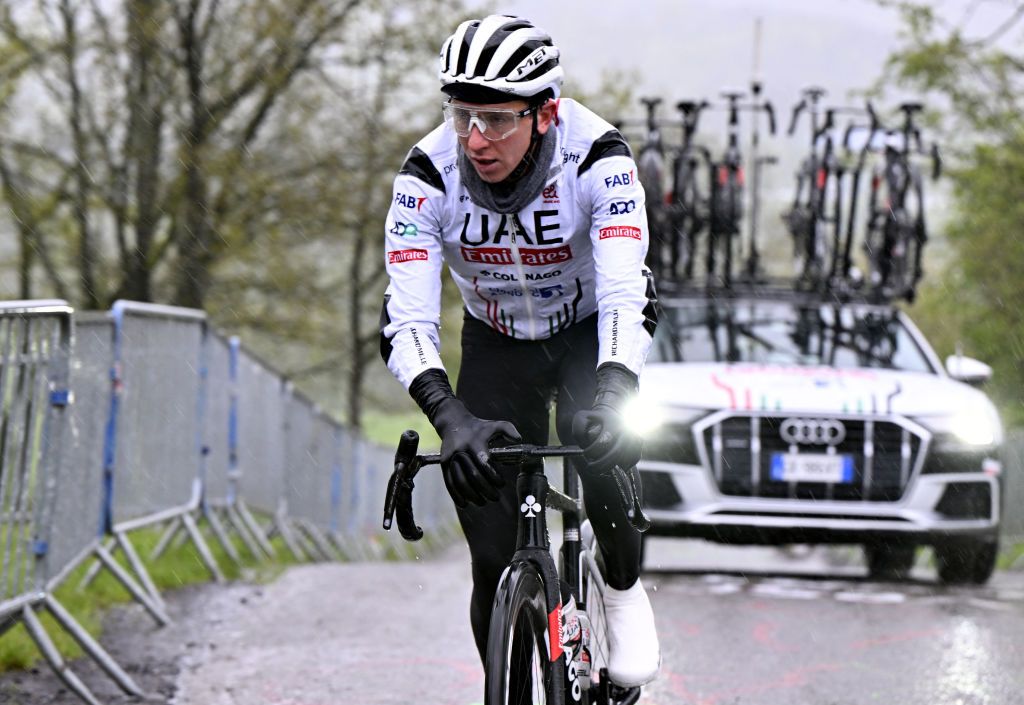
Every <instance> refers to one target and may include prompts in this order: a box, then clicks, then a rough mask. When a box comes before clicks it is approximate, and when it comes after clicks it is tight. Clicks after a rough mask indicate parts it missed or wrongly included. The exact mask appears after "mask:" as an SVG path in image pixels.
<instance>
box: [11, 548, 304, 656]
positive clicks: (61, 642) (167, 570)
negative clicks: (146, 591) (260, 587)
mask: <svg viewBox="0 0 1024 705" xmlns="http://www.w3.org/2000/svg"><path fill="white" fill-rule="evenodd" d="M160 536H161V532H160V531H158V530H156V529H144V530H141V531H137V532H134V533H132V534H131V536H130V538H131V541H132V545H133V546H134V547H135V549H136V551H137V552H138V554H139V555H140V556H141V557H142V559H143V563H144V564H145V565H146V570H147V571H148V572H149V574H150V577H152V578H153V582H154V583H155V584H156V586H157V587H158V588H159V589H161V590H175V589H179V588H182V587H186V586H189V585H195V584H199V583H205V582H208V581H209V580H210V573H209V571H208V570H207V568H206V566H205V565H204V564H203V562H202V560H201V559H200V557H199V554H198V552H197V551H196V549H195V546H194V545H193V544H192V543H191V542H186V543H176V544H172V546H171V547H170V548H169V549H168V550H167V551H166V552H165V553H164V554H163V555H162V556H161V557H160V558H159V559H158V560H155V561H154V560H147V557H148V556H149V555H150V553H151V552H152V550H153V549H154V548H155V547H156V545H157V543H158V542H159V540H160ZM205 539H206V542H207V544H208V545H209V547H210V551H211V552H212V553H213V556H214V558H215V560H216V562H217V565H218V566H220V569H221V571H222V572H223V573H224V575H225V577H226V578H227V579H228V580H236V579H239V578H242V577H245V578H246V579H247V580H254V581H264V580H269V579H271V578H272V577H274V576H276V575H277V574H278V573H279V572H280V571H281V570H283V569H284V567H285V566H287V565H289V564H291V563H293V562H294V560H293V559H292V558H291V554H290V553H288V551H287V549H286V547H285V546H284V544H283V542H282V541H281V539H280V538H277V539H275V541H272V542H271V545H272V546H273V547H274V550H275V551H276V552H277V556H278V558H277V559H276V560H275V561H274V562H272V563H271V562H259V561H257V560H255V559H254V558H253V556H252V555H251V554H248V553H247V550H246V548H245V545H244V544H243V543H242V542H241V540H240V539H239V538H238V537H237V536H235V537H234V539H233V542H234V546H235V550H236V552H237V553H238V554H239V556H240V557H241V558H242V565H241V566H239V565H238V564H236V563H234V562H233V561H232V560H231V559H230V558H229V557H228V555H227V553H226V552H225V550H224V547H223V546H221V545H220V543H219V542H217V541H216V540H215V539H214V537H213V536H212V535H209V534H207V535H206V536H205ZM115 559H116V560H117V561H118V563H120V564H121V566H122V567H124V568H125V569H126V570H129V572H131V571H130V569H129V568H128V564H127V562H126V561H125V560H124V557H123V556H122V555H121V553H120V552H117V553H116V554H115ZM90 564H91V561H86V562H84V563H83V564H82V565H80V566H78V568H76V570H75V571H73V572H72V573H71V575H70V576H69V577H68V578H67V579H66V580H65V581H64V582H63V583H62V584H61V585H60V587H59V588H58V589H57V590H56V592H55V593H54V596H55V597H56V598H57V600H58V601H59V602H60V603H61V605H63V606H64V607H65V608H66V609H67V610H68V612H70V613H71V615H72V616H73V617H74V618H75V620H76V621H78V622H79V624H81V625H82V627H83V628H85V630H86V631H87V632H89V634H90V635H91V636H93V638H97V639H99V638H100V635H101V633H102V617H103V613H104V612H105V611H106V610H108V609H110V608H111V607H112V606H114V605H117V604H121V603H126V602H130V601H131V599H132V598H131V595H130V593H129V592H128V591H127V590H126V589H125V588H124V586H123V585H121V583H120V582H118V581H117V580H116V579H115V578H114V577H113V575H112V574H111V573H110V572H109V571H107V570H102V571H100V572H99V574H98V575H97V576H96V578H95V580H93V581H92V582H91V583H90V584H89V585H88V587H86V588H85V589H84V590H80V589H79V587H78V586H79V584H80V582H81V580H82V578H83V576H84V575H85V574H86V572H87V571H88V570H89V567H90ZM39 615H40V621H41V622H42V623H43V626H44V627H45V628H46V631H47V633H48V634H49V635H50V637H51V638H52V639H53V642H54V644H55V645H56V647H57V649H58V650H59V651H60V653H61V654H62V655H63V656H64V657H65V658H67V659H74V658H78V657H79V656H82V655H84V654H83V652H82V649H81V647H80V646H79V645H78V642H76V641H75V640H74V639H73V638H71V637H70V636H69V635H68V634H67V632H65V631H64V630H63V629H62V628H61V627H59V626H58V625H57V623H56V622H55V621H54V619H53V618H52V617H51V616H50V614H49V612H48V611H46V610H40V611H39ZM41 659H42V654H40V653H39V650H38V648H37V647H36V644H35V642H34V641H32V639H31V637H29V635H28V632H27V631H26V630H25V628H24V626H23V625H21V624H18V625H17V626H15V627H13V628H12V629H11V630H10V631H8V632H6V633H5V634H4V635H3V638H2V639H0V672H2V671H8V670H16V669H26V668H30V667H33V666H35V665H36V664H37V663H38V662H39V661H40V660H41Z"/></svg>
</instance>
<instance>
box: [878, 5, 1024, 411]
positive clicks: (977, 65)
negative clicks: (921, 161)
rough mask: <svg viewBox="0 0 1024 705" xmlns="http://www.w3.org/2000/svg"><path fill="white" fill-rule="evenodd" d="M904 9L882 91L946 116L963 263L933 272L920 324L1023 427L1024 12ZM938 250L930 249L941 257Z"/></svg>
mask: <svg viewBox="0 0 1024 705" xmlns="http://www.w3.org/2000/svg"><path fill="white" fill-rule="evenodd" d="M882 4H884V5H887V6H890V7H895V8H897V9H898V11H899V13H900V16H901V18H902V22H903V32H902V35H901V36H902V40H903V45H902V46H901V47H900V48H899V50H897V51H896V52H894V53H893V54H892V55H891V56H890V57H889V61H888V65H887V69H886V72H885V75H884V76H883V77H882V79H880V82H879V83H880V86H882V87H888V88H891V87H892V86H893V85H895V86H898V87H900V88H903V89H911V90H914V91H917V92H919V93H921V94H922V95H923V96H924V97H925V98H926V99H928V100H929V102H930V103H931V104H932V107H933V108H934V107H938V108H939V109H940V110H941V117H940V119H939V120H938V123H937V127H938V128H939V129H940V130H941V134H942V135H943V136H944V141H943V149H944V152H945V155H946V158H947V164H950V165H951V166H950V168H948V169H947V174H948V178H949V179H950V180H951V182H952V184H953V199H954V204H953V208H952V215H951V217H950V220H949V223H948V226H947V232H946V233H945V235H946V239H947V241H948V243H949V246H950V247H951V248H952V249H953V251H954V253H955V255H954V256H953V257H952V258H949V264H948V266H947V268H946V269H945V270H944V271H937V272H930V273H929V275H928V277H929V279H928V284H927V286H925V287H924V288H923V290H922V296H921V302H920V304H918V305H917V306H916V307H915V310H914V315H915V318H916V319H917V320H918V322H919V323H920V324H921V326H922V328H924V329H925V332H926V333H927V334H928V335H929V337H930V338H932V339H933V340H934V341H935V342H936V345H937V347H938V348H939V351H940V353H943V354H948V353H951V352H953V349H954V348H955V347H956V346H958V345H962V348H963V352H964V353H965V354H967V355H972V356H976V357H978V358H980V359H982V360H984V361H985V362H987V363H989V364H991V365H992V366H993V368H994V370H995V376H994V379H993V384H992V388H991V389H990V390H989V391H990V392H991V393H992V394H993V396H994V397H996V398H997V399H998V401H1000V402H1001V405H1002V407H1003V410H1004V415H1005V419H1006V421H1007V422H1008V423H1010V424H1014V425H1017V424H1022V423H1024V400H1022V395H1021V392H1020V390H1021V389H1022V388H1024V313H1022V306H1024V280H1022V279H1021V277H1020V272H1021V268H1022V266H1024V238H1022V237H1021V235H1020V233H1021V231H1022V228H1024V44H1022V39H1024V33H1022V29H1024V28H1022V26H1021V22H1022V19H1024V4H1022V3H1021V2H1019V1H1016V2H1012V3H1007V4H1006V8H1005V15H1004V17H1003V18H1001V20H1000V21H998V22H996V23H995V24H993V25H991V26H979V25H978V24H977V23H974V22H972V21H971V20H972V15H971V13H967V14H965V15H964V16H963V17H959V18H949V17H946V16H944V15H942V14H941V13H940V12H939V9H938V8H937V7H935V6H934V5H933V4H928V3H923V2H918V1H910V0H899V1H896V2H888V1H886V2H882ZM933 247H934V245H933Z"/></svg>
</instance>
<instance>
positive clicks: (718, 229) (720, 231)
mask: <svg viewBox="0 0 1024 705" xmlns="http://www.w3.org/2000/svg"><path fill="white" fill-rule="evenodd" d="M745 95H746V94H745V93H744V92H743V91H729V90H726V91H722V93H721V96H722V97H723V98H725V100H726V107H725V110H726V111H727V112H728V121H727V128H726V133H727V142H726V148H725V152H724V154H723V155H722V159H721V160H720V161H718V162H714V163H712V164H711V169H712V176H711V198H710V215H709V225H708V251H707V260H706V263H707V266H706V271H707V282H708V284H709V285H714V284H715V283H719V282H720V283H722V284H724V285H725V286H729V285H730V284H731V282H732V276H733V266H734V265H733V261H734V250H735V249H736V248H737V247H738V246H739V245H741V244H742V243H740V242H739V240H740V237H741V222H742V220H743V210H744V187H745V183H744V182H745V176H744V168H743V154H742V151H741V149H740V122H739V114H740V112H741V111H750V112H753V113H754V119H755V120H756V119H757V113H761V112H763V113H765V114H766V115H767V116H768V124H769V128H770V131H771V132H772V133H773V134H774V132H775V112H774V110H773V108H772V105H771V103H769V102H768V101H763V102H757V101H755V102H752V103H747V104H743V103H741V102H740V100H741V99H743V98H744V97H745ZM719 247H720V248H721V249H722V272H721V274H717V273H716V267H717V254H718V253H717V250H718V249H719ZM751 252H753V253H755V257H756V256H757V255H756V252H757V250H756V247H753V248H752V249H751ZM745 270H747V271H749V270H750V265H749V264H748V266H747V267H745ZM716 277H717V280H716Z"/></svg>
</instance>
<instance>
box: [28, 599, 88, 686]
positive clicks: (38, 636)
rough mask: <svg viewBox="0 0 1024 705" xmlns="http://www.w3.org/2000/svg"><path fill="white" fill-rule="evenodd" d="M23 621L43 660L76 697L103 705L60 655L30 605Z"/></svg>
mask: <svg viewBox="0 0 1024 705" xmlns="http://www.w3.org/2000/svg"><path fill="white" fill-rule="evenodd" d="M21 617H22V620H23V621H24V622H25V628H26V629H27V630H28V633H29V635H30V636H31V637H32V640H33V641H34V642H35V643H36V646H38V647H39V651H40V652H41V653H42V654H43V658H45V659H46V660H47V662H48V663H49V664H50V666H51V667H52V668H53V671H54V673H56V674H57V676H58V677H59V678H60V679H61V680H62V681H64V685H66V686H67V687H68V688H69V689H70V690H71V691H72V692H74V694H75V695H77V696H78V697H80V698H81V699H82V700H84V701H85V702H87V703H89V705H102V704H101V703H100V701H99V700H97V699H96V696H95V695H93V694H92V691H91V690H89V688H88V687H86V685H85V683H83V682H82V681H81V679H80V678H79V677H78V676H77V675H75V673H74V671H72V670H71V669H70V668H69V667H68V664H67V662H66V661H65V660H64V657H63V656H61V655H60V651H58V650H57V646H56V645H55V644H54V643H53V640H52V639H50V635H49V634H47V633H46V629H44V628H43V625H42V623H41V622H40V621H39V617H38V616H36V613H35V610H33V609H32V607H30V606H29V605H25V607H23V608H22V610H21Z"/></svg>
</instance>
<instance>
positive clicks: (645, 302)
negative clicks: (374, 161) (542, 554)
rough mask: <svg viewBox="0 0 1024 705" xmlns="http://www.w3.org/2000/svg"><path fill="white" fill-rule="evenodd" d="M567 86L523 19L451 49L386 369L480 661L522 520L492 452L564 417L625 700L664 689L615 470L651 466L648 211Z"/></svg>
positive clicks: (420, 179)
mask: <svg viewBox="0 0 1024 705" xmlns="http://www.w3.org/2000/svg"><path fill="white" fill-rule="evenodd" d="M562 76H563V69H562V67H561V66H560V64H559V50H558V48H557V47H556V46H554V44H553V43H552V41H551V38H550V36H549V35H548V34H547V33H546V32H544V31H543V30H542V29H540V28H538V27H536V26H534V25H533V24H531V23H530V22H529V21H528V20H525V19H521V18H516V17H511V16H505V15H491V16H489V17H485V18H484V19H481V20H469V21H466V22H463V23H462V24H460V25H459V26H458V28H457V29H456V30H455V33H454V34H453V35H452V36H451V37H450V38H449V39H448V40H447V41H445V43H444V45H443V46H442V48H441V55H440V80H441V90H442V91H443V92H444V94H445V97H446V100H445V102H444V103H443V106H442V109H443V114H444V118H445V119H444V122H443V123H442V124H441V125H439V126H438V127H437V128H435V129H434V130H433V131H432V132H430V133H429V134H428V135H427V136H426V137H424V138H423V139H422V140H420V141H419V142H418V143H417V144H416V146H415V147H413V148H412V150H411V151H410V152H409V155H408V157H407V158H406V161H405V163H404V164H403V166H402V168H401V170H400V172H399V174H398V176H397V177H396V179H395V185H394V198H393V200H392V204H391V208H390V210H389V212H388V215H387V220H386V223H385V231H386V235H385V239H386V251H387V254H386V256H387V260H386V264H387V270H388V275H389V276H390V284H389V286H388V289H387V291H386V293H385V297H384V309H383V312H382V316H381V353H382V356H383V357H384V359H385V361H386V362H387V365H388V367H389V369H390V370H391V371H392V372H393V373H394V375H395V376H396V377H397V378H398V380H399V381H400V382H401V383H402V384H403V385H404V386H405V387H406V388H407V389H408V390H409V393H410V394H411V395H412V397H413V399H414V400H415V401H416V403H417V404H418V405H419V406H420V408H421V409H422V410H423V412H424V413H425V414H426V415H427V417H428V418H429V419H430V422H431V423H432V425H433V426H434V428H435V429H436V430H437V433H438V435H439V436H440V438H441V456H442V473H443V475H444V481H445V485H446V486H447V488H448V492H449V494H450V495H451V497H452V499H453V501H454V503H455V505H456V510H457V513H458V516H459V520H460V523H461V525H462V528H463V531H464V533H465V536H466V541H467V543H468V545H469V550H470V556H471V559H472V575H473V593H472V598H471V605H470V617H471V622H472V627H473V634H474V637H475V639H476V645H477V648H478V649H479V651H480V655H481V659H483V658H484V655H485V652H486V645H487V633H488V625H489V621H490V612H491V605H492V601H493V599H494V595H495V592H496V590H497V586H498V582H499V580H500V578H501V573H502V571H503V569H504V568H505V566H507V565H508V563H509V560H510V559H511V558H512V554H513V552H514V550H515V546H516V525H517V520H518V516H519V512H520V504H519V502H518V500H517V499H516V494H515V473H516V470H515V469H513V468H509V467H502V466H501V465H497V464H493V465H492V464H491V463H490V462H489V457H488V453H487V447H488V444H489V443H491V442H494V441H499V440H505V441H510V440H511V441H517V440H520V439H521V440H523V441H525V442H528V443H537V444H544V443H546V442H547V437H548V428H549V407H550V406H551V404H552V402H556V429H557V432H558V436H559V438H560V439H561V440H562V442H563V443H571V442H574V441H575V442H576V443H578V444H579V445H581V446H582V447H583V448H584V450H585V456H584V457H585V459H586V462H585V464H584V466H582V467H578V470H579V472H580V476H581V484H582V486H583V493H584V501H585V504H586V507H587V508H588V509H589V512H588V514H589V517H590V519H591V522H592V524H593V526H594V529H595V533H596V535H597V539H598V543H599V546H600V549H601V552H602V555H603V558H604V562H605V566H606V572H607V576H606V578H607V582H608V583H609V585H610V587H611V588H612V589H611V590H609V594H608V595H607V597H606V605H607V613H608V623H609V641H610V648H611V655H610V659H609V660H610V663H609V664H608V666H609V673H610V676H611V678H612V680H613V681H615V682H616V683H617V684H618V685H621V686H625V687H633V686H637V685H642V684H644V683H647V682H649V681H650V680H652V679H653V678H654V677H655V675H656V674H657V671H658V668H659V665H660V652H659V647H658V639H657V634H656V631H655V625H654V615H653V612H652V610H651V606H650V602H649V601H648V598H647V594H646V592H645V591H644V588H643V586H642V584H641V583H640V580H639V573H640V535H639V534H638V533H637V531H636V530H635V529H633V528H632V526H630V523H629V521H628V520H627V518H626V516H625V513H624V510H623V509H622V508H621V503H620V500H619V495H618V491H619V490H618V489H617V485H616V483H615V480H614V478H613V476H612V475H611V473H610V469H611V468H613V467H615V466H616V465H617V466H619V467H620V468H624V469H633V468H635V465H636V462H637V460H638V459H639V457H640V442H639V439H638V438H637V437H636V436H635V435H633V434H631V433H629V432H627V431H626V429H625V427H624V423H623V418H622V415H621V414H622V407H623V404H624V403H625V402H626V401H627V400H628V399H629V398H630V397H631V396H632V395H633V394H635V392H636V389H637V375H638V374H639V372H640V370H641V367H642V366H643V364H644V361H645V359H646V357H647V352H648V350H649V348H650V345H651V336H652V335H653V332H654V328H655V325H656V322H657V316H656V313H655V304H656V301H655V294H654V286H653V279H652V277H651V273H650V271H649V270H647V269H646V267H645V266H644V264H643V263H644V257H645V255H646V253H647V243H648V231H647V218H646V215H645V210H644V192H643V189H642V188H641V186H640V183H639V181H638V180H637V178H636V165H635V164H634V162H633V159H632V156H631V154H630V151H629V148H628V146H627V145H626V142H625V140H624V139H623V138H622V136H621V135H620V134H619V133H618V132H617V131H616V130H615V129H614V128H613V127H612V126H611V125H610V124H609V123H607V122H605V121H604V120H602V119H601V118H599V117H598V116H597V115H595V114H594V113H592V112H591V111H589V110H588V109H586V108H585V107H583V106H582V105H580V104H579V103H576V102H575V101H572V100H569V99H564V100H560V99H559V96H560V87H561V84H562ZM442 263H446V264H447V265H448V268H449V271H450V272H451V276H452V279H453V280H454V282H455V284H456V285H457V286H458V288H459V291H460V292H461V294H462V300H463V303H464V306H465V312H464V314H465V315H464V321H463V327H462V362H461V367H460V369H459V376H458V383H457V391H455V392H453V391H452V388H451V386H450V384H449V380H448V376H447V374H446V372H445V369H444V366H443V364H442V362H441V358H440V356H439V353H438V348H439V337H438V327H439V323H440V305H441V271H442ZM632 471H633V472H635V470H632Z"/></svg>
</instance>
